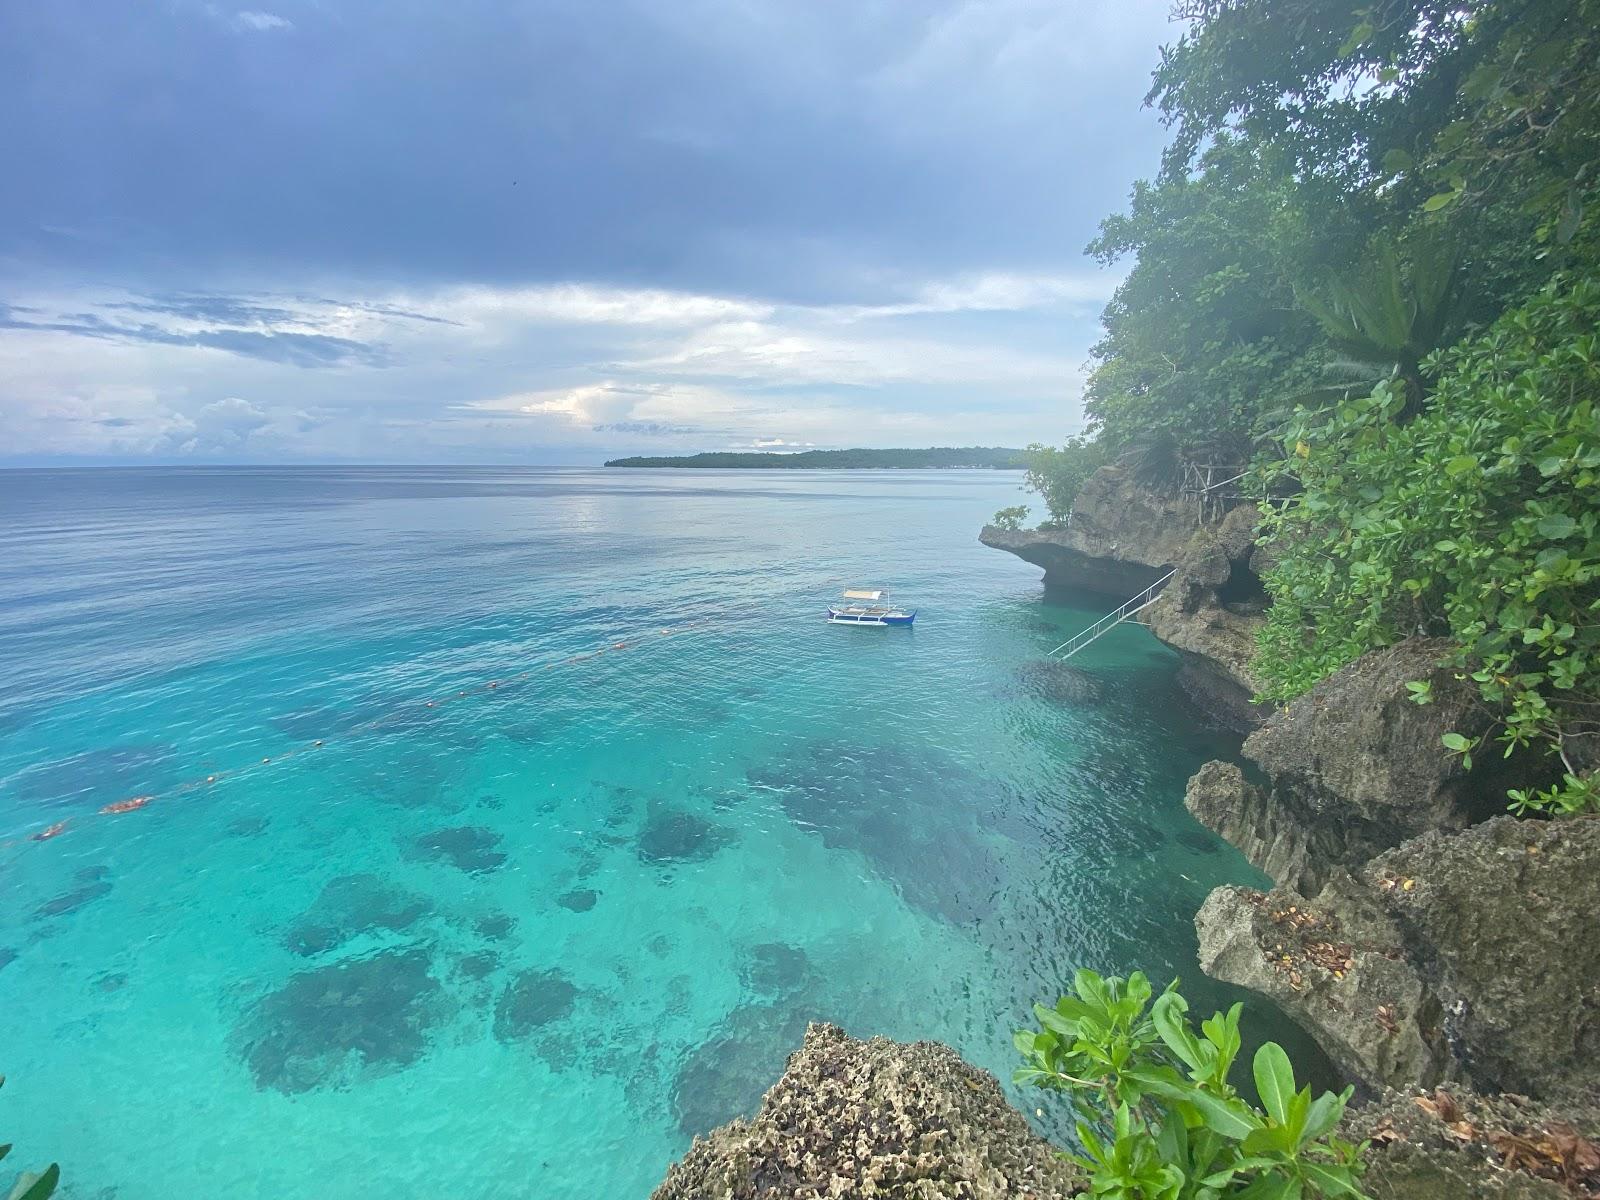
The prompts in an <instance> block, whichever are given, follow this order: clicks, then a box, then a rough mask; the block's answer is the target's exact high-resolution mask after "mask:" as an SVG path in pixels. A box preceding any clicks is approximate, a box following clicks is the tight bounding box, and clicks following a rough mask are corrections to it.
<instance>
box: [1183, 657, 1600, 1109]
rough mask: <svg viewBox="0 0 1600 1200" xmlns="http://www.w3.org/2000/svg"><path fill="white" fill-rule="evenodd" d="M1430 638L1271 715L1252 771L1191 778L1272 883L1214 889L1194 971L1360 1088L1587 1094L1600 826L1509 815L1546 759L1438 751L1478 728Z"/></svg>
mask: <svg viewBox="0 0 1600 1200" xmlns="http://www.w3.org/2000/svg"><path fill="white" fill-rule="evenodd" d="M1444 651H1445V646H1444V644H1443V643H1440V642H1434V641H1428V640H1424V639H1412V640H1410V641H1407V642H1402V643H1400V644H1398V645H1395V646H1391V647H1388V648H1386V649H1383V650H1378V651H1374V652H1373V653H1371V654H1368V655H1365V656H1364V657H1362V658H1361V659H1359V660H1358V661H1357V662H1355V663H1352V664H1351V665H1350V666H1349V667H1346V668H1345V669H1344V670H1342V671H1340V672H1338V673H1337V674H1336V675H1333V676H1331V677H1330V678H1328V679H1326V680H1324V681H1323V682H1322V683H1321V684H1319V685H1318V686H1317V687H1316V688H1314V689H1312V691H1311V692H1309V693H1307V694H1306V695H1305V696H1302V697H1301V698H1300V699H1298V700H1296V701H1295V702H1294V703H1293V704H1291V705H1289V706H1288V707H1287V708H1285V709H1284V710H1282V711H1281V712H1279V713H1277V714H1275V715H1274V716H1273V717H1272V718H1271V719H1270V720H1269V721H1268V722H1267V723H1266V724H1265V725H1264V726H1263V727H1262V728H1261V729H1259V730H1258V731H1257V732H1255V733H1254V734H1252V735H1251V736H1250V737H1249V738H1248V739H1247V740H1246V742H1245V744H1244V755H1245V757H1246V758H1247V759H1249V760H1251V761H1252V762H1253V763H1254V765H1255V766H1256V767H1259V768H1260V773H1261V779H1262V782H1259V783H1258V782H1255V781H1254V780H1252V779H1251V778H1248V777H1247V776H1246V775H1245V773H1244V771H1242V770H1241V769H1240V768H1239V767H1237V766H1234V765H1232V764H1229V763H1208V764H1207V765H1206V766H1205V767H1203V768H1202V769H1201V770H1200V772H1199V773H1198V774H1196V775H1195V777H1194V778H1193V779H1191V780H1190V782H1189V788H1188V791H1187V793H1186V796H1185V802H1186V803H1187V805H1188V807H1189V809H1190V811H1191V812H1192V813H1194V815H1195V816H1196V817H1197V818H1199V819H1200V820H1201V821H1202V822H1204V823H1205V824H1207V825H1209V826H1211V827H1212V828H1213V829H1215V830H1216V831H1217V832H1219V833H1220V834H1222V836H1224V837H1226V838H1227V839H1228V840H1230V841H1231V842H1233V843H1234V844H1235V845H1236V846H1238V847H1239V848H1240V849H1241V850H1242V851H1243V852H1244V853H1245V855H1246V856H1247V857H1248V858H1249V859H1250V860H1251V861H1252V862H1253V863H1255V864H1256V866H1258V867H1259V868H1261V869H1262V870H1263V871H1265V872H1267V873H1268V874H1270V875H1271V876H1272V877H1273V878H1274V879H1275V880H1277V882H1278V885H1279V886H1278V887H1277V888H1275V889H1274V890H1272V891H1270V892H1266V893H1261V892H1255V891H1251V890H1250V889H1246V888H1222V889H1219V890H1218V891H1216V892H1214V893H1212V895H1211V896H1210V898H1209V899H1208V900H1207V901H1206V903H1205V905H1204V906H1203V907H1202V909H1201V910H1200V913H1199V915H1198V916H1197V917H1196V927H1197V929H1198V932H1199V935H1200V958H1201V965H1202V968H1203V969H1204V970H1205V971H1206V972H1207V973H1208V974H1210V975H1212V976H1214V977H1216V978H1218V979H1223V980H1226V981H1228V982H1231V983H1236V984H1240V985H1242V986H1244V987H1248V988H1251V989H1252V990H1254V991H1256V992H1259V993H1261V994H1263V995H1265V996H1268V997H1270V998H1272V999H1273V1000H1274V1001H1275V1002H1277V1004H1278V1005H1279V1006H1280V1007H1281V1008H1282V1009H1283V1010H1284V1011H1285V1012H1287V1013H1288V1014H1289V1015H1290V1016H1291V1017H1293V1018H1294V1019H1295V1020H1296V1021H1297V1022H1298V1023H1299V1024H1300V1025H1301V1026H1302V1027H1303V1028H1305V1029H1306V1030H1307V1032H1309V1033H1310V1034H1311V1035H1312V1036H1313V1037H1314V1038H1316V1039H1317V1041H1318V1042H1319V1043H1320V1044H1321V1045H1322V1046H1323V1047H1324V1049H1325V1050H1326V1051H1327V1052H1328V1054H1329V1056H1330V1057H1332V1058H1333V1059H1334V1061H1335V1062H1337V1063H1338V1064H1339V1065H1340V1067H1341V1068H1343V1069H1344V1070H1345V1071H1346V1072H1347V1073H1348V1074H1349V1075H1350V1077H1351V1078H1353V1079H1357V1080H1360V1081H1362V1082H1364V1083H1366V1084H1367V1085H1369V1086H1370V1087H1372V1088H1374V1089H1382V1088H1385V1087H1390V1088H1399V1089H1403V1088H1415V1087H1431V1086H1433V1085H1435V1084H1437V1083H1439V1082H1441V1081H1446V1080H1457V1079H1459V1080H1464V1081H1466V1082H1468V1083H1470V1084H1471V1085H1472V1086H1473V1087H1475V1088H1476V1089H1478V1090H1479V1091H1482V1092H1485V1093H1493V1092H1502V1091H1504V1092H1517V1093H1522V1094H1526V1095H1532V1096H1535V1097H1545V1098H1549V1097H1554V1096H1558V1095H1562V1094H1567V1093H1571V1092H1573V1091H1575V1090H1578V1089H1582V1088H1586V1087H1593V1086H1596V1085H1597V1084H1600V1067H1597V1064H1600V937H1597V936H1596V933H1595V923H1594V922H1595V917H1594V914H1595V913H1596V912H1597V911H1600V819H1576V820H1567V821H1533V820H1517V819H1515V818H1512V817H1509V816H1506V815H1503V812H1504V805H1505V788H1506V786H1507V785H1508V784H1510V783H1512V782H1513V781H1514V780H1517V781H1520V782H1523V783H1524V784H1526V783H1529V782H1534V781H1536V780H1537V775H1538V771H1539V770H1540V769H1541V767H1542V764H1541V763H1539V762H1538V761H1536V760H1525V759H1519V758H1517V757H1515V756H1514V757H1513V758H1512V759H1511V760H1509V761H1507V760H1504V759H1501V758H1500V757H1499V756H1494V755H1490V756H1485V757H1486V760H1487V761H1485V762H1484V763H1481V764H1480V766H1479V769H1478V770H1476V771H1473V772H1470V773H1469V772H1466V771H1464V770H1462V768H1461V764H1460V759H1459V757H1458V756H1456V755H1452V754H1449V753H1447V752H1446V751H1445V750H1444V749H1443V747H1442V745H1441V743H1440V735H1441V734H1443V733H1445V732H1448V731H1451V730H1456V731H1460V732H1463V733H1466V734H1468V735H1472V734H1476V733H1479V732H1481V731H1482V730H1483V729H1484V728H1485V724H1486V722H1487V721H1488V720H1489V718H1488V717H1487V716H1486V715H1484V714H1483V713H1482V712H1481V711H1480V710H1479V706H1478V705H1477V704H1476V703H1475V695H1474V691H1473V689H1472V686H1471V684H1470V683H1465V682H1463V681H1460V680H1457V679H1456V678H1455V677H1454V676H1453V674H1451V673H1450V672H1449V671H1446V670H1441V669H1440V668H1439V667H1438V666H1437V663H1438V662H1439V660H1440V659H1441V658H1442V657H1443V654H1444ZM1414 680H1427V681H1428V682H1429V683H1430V685H1431V688H1432V694H1433V702H1432V703H1431V704H1427V705H1418V704H1416V703H1414V702H1413V701H1412V699H1411V698H1410V694H1409V691H1408V689H1407V688H1406V684H1407V683H1408V682H1410V681H1414ZM1495 813H1500V814H1502V815H1499V816H1493V817H1492V819H1485V818H1489V817H1490V816H1491V814H1495Z"/></svg>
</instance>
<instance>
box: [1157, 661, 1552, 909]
mask: <svg viewBox="0 0 1600 1200" xmlns="http://www.w3.org/2000/svg"><path fill="white" fill-rule="evenodd" d="M1447 649H1448V647H1447V644H1446V643H1445V642H1442V641H1438V640H1435V639H1428V638H1411V639H1408V640H1407V641H1404V642H1400V643H1398V644H1397V645H1394V646H1388V647H1385V648H1384V649H1381V650H1375V651H1373V652H1372V653H1370V654H1366V655H1363V656H1362V657H1361V658H1359V659H1357V660H1356V661H1355V662H1353V663H1351V664H1350V665H1349V666H1348V667H1345V668H1344V669H1343V670H1342V671H1339V672H1338V673H1337V674H1334V675H1331V676H1329V677H1328V678H1327V679H1325V680H1323V681H1322V682H1321V683H1319V684H1318V685H1317V686H1316V687H1314V688H1313V689H1312V690H1311V691H1309V692H1307V693H1306V694H1305V695H1304V696H1301V697H1300V698H1299V699H1297V700H1295V701H1294V702H1293V703H1292V704H1290V705H1289V706H1288V707H1286V708H1284V709H1282V710H1280V711H1279V712H1276V713H1274V714H1273V715H1272V716H1271V717H1270V718H1268V720H1267V721H1266V723H1265V724H1264V725H1262V726H1261V728H1260V729H1258V730H1256V731H1255V732H1254V733H1252V734H1251V735H1250V736H1249V738H1247V739H1246V740H1245V743H1244V756H1245V757H1246V758H1247V759H1250V760H1251V761H1252V762H1254V763H1255V764H1256V765H1257V766H1259V767H1260V769H1261V772H1262V773H1263V775H1264V776H1265V778H1266V785H1265V787H1256V786H1253V785H1249V784H1247V783H1246V782H1245V781H1244V779H1243V776H1242V775H1238V776H1234V775H1231V774H1225V773H1222V772H1219V771H1218V770H1217V764H1209V765H1208V766H1207V767H1205V768H1203V769H1202V772H1201V775H1203V776H1206V777H1205V778H1204V779H1202V778H1201V776H1196V777H1195V779H1194V780H1192V781H1191V783H1190V795H1189V796H1188V797H1187V800H1188V804H1189V808H1190V811H1192V812H1193V813H1194V814H1195V816H1196V817H1197V818H1198V819H1199V820H1201V821H1203V822H1204V823H1205V824H1207V825H1209V826H1210V827H1211V828H1212V829H1214V830H1216V831H1217V832H1218V833H1219V834H1221V835H1222V836H1223V837H1225V838H1227V839H1228V840H1229V841H1230V842H1232V843H1233V844H1234V845H1235V846H1237V847H1239V849H1240V850H1242V851H1243V852H1244V854H1245V855H1246V857H1248V858H1249V859H1250V861H1251V862H1252V863H1254V864H1255V865H1256V866H1257V867H1259V868H1260V869H1261V870H1263V871H1265V872H1267V873H1268V874H1269V875H1271V876H1272V877H1273V879H1274V880H1275V881H1277V882H1278V883H1281V884H1284V885H1286V886H1289V887H1294V888H1297V889H1299V890H1300V891H1302V892H1304V893H1305V894H1306V895H1308V896H1310V895H1314V894H1315V893H1316V891H1317V889H1318V888H1320V887H1321V886H1322V884H1323V882H1324V881H1325V880H1326V879H1327V878H1328V875H1329V873H1330V872H1331V871H1333V870H1334V869H1335V868H1338V867H1344V868H1347V869H1348V870H1351V871H1357V870H1359V869H1360V868H1361V867H1362V866H1363V865H1364V864H1365V863H1366V862H1367V861H1368V860H1369V859H1370V858H1372V857H1373V856H1374V855H1376V854H1380V853H1382V852H1383V851H1385V850H1389V849H1392V848H1393V847H1395V846H1398V845H1399V844H1400V843H1401V842H1403V841H1405V840H1406V839H1407V838H1411V837H1415V836H1417V835H1418V834H1421V833H1424V832H1427V831H1429V830H1443V831H1454V830H1459V829H1463V828H1465V827H1466V826H1468V825H1469V824H1471V823H1472V822H1474V821H1477V820H1482V819H1484V818H1487V817H1490V816H1493V815H1494V814H1496V813H1499V812H1503V811H1504V809H1505V789H1506V787H1507V786H1508V785H1509V784H1510V782H1511V780H1512V779H1513V778H1519V779H1522V780H1524V781H1526V780H1527V779H1529V778H1530V777H1535V778H1536V777H1537V772H1538V771H1539V770H1541V769H1542V768H1541V767H1540V766H1539V764H1537V763H1532V762H1530V760H1529V759H1527V758H1525V757H1521V756H1515V757H1513V758H1512V759H1511V760H1510V761H1509V762H1508V761H1506V760H1503V759H1502V758H1500V756H1499V755H1496V754H1488V755H1483V756H1481V761H1480V762H1479V764H1478V768H1477V770H1475V771H1473V772H1471V773H1468V772H1466V771H1464V770H1462V768H1461V761H1460V759H1459V758H1458V757H1457V756H1456V755H1453V754H1451V753H1449V752H1448V751H1446V750H1445V748H1444V746H1443V745H1442V744H1441V742H1440V740H1439V739H1440V737H1441V735H1443V734H1445V733H1448V732H1452V731H1453V732H1459V733H1462V734H1465V735H1467V736H1469V737H1471V736H1474V735H1476V734H1479V733H1482V732H1483V731H1484V730H1485V728H1486V727H1487V724H1488V722H1489V720H1490V718H1489V717H1488V716H1487V715H1486V714H1485V713H1484V712H1483V711H1481V706H1479V705H1478V704H1477V702H1476V690H1475V688H1474V686H1473V685H1472V684H1471V683H1470V682H1463V681H1460V680H1457V679H1456V678H1455V677H1454V675H1453V674H1452V673H1451V672H1450V671H1448V670H1445V669H1443V668H1440V667H1439V666H1438V663H1439V661H1440V660H1441V659H1442V658H1443V657H1444V656H1445V654H1446V652H1447ZM1412 681H1426V682H1427V683H1429V684H1430V685H1431V688H1432V692H1433V697H1434V699H1433V703H1431V704H1426V705H1419V704H1417V703H1415V702H1414V701H1413V700H1412V699H1411V694H1410V691H1409V690H1408V689H1407V687H1406V684H1407V683H1410V682H1412ZM1208 772H1209V774H1207V773H1208Z"/></svg>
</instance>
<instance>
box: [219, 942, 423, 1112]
mask: <svg viewBox="0 0 1600 1200" xmlns="http://www.w3.org/2000/svg"><path fill="white" fill-rule="evenodd" d="M445 1001H446V996H445V993H444V990H443V988H442V987H441V986H440V985H439V983H438V981H437V980H435V979H434V978H433V975H432V973H431V964H430V960H429V956H428V953H427V951H425V950H421V949H411V950H388V951H384V952H383V953H380V954H374V955H371V956H369V957H366V958H358V959H351V960H349V961H346V962H338V963H332V964H330V965H328V966H323V967H316V968H314V969H312V970H309V971H301V972H298V973H297V974H294V975H291V976H290V977H289V979H288V981H287V982H286V983H285V984H284V985H283V986H282V987H280V988H279V989H277V990H276V991H274V992H269V993H268V994H267V995H266V996H264V997H262V998H261V1000H260V1001H259V1002H257V1003H256V1005H255V1006H254V1007H253V1008H252V1009H251V1010H250V1011H249V1012H248V1013H246V1014H245V1016H244V1017H243V1019H242V1020H241V1021H240V1023H239V1025H238V1026H237V1027H236V1028H235V1030H234V1035H233V1036H234V1041H235V1044H236V1046H237V1047H238V1048H239V1051H240V1053H241V1055H242V1057H243V1058H244V1061H245V1064H246V1066H248V1067H249V1069H250V1074H251V1076H252V1077H253V1078H254V1080H255V1084H256V1087H257V1088H260V1089H261V1090H263V1091H265V1090H268V1089H270V1090H273V1091H279V1092H284V1093H286V1094H289V1095H294V1094H296V1093H299V1092H306V1091H310V1090H311V1089H313V1088H333V1087H343V1086H347V1085H348V1084H350V1083H352V1082H355V1081H356V1080H357V1079H360V1078H362V1077H366V1076H371V1075H383V1074H388V1073H390V1072H392V1071H397V1070H400V1069H401V1068H403V1067H407V1066H410V1065H411V1064H412V1063H414V1062H416V1061H417V1060H418V1059H420V1058H421V1057H422V1056H423V1054H424V1053H425V1052H426V1051H427V1047H428V1035H429V1033H430V1031H431V1030H432V1029H433V1028H434V1027H436V1026H437V1025H439V1024H440V1023H442V1022H443V1021H444V1020H446V1019H447V1018H448V1017H449V1015H450V1012H451V1009H450V1006H448V1005H447V1004H446V1003H445Z"/></svg>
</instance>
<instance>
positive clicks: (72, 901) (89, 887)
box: [33, 877, 111, 921]
mask: <svg viewBox="0 0 1600 1200" xmlns="http://www.w3.org/2000/svg"><path fill="white" fill-rule="evenodd" d="M110 892H111V885H110V884H109V883H107V882H105V880H103V879H100V878H98V877H94V878H90V879H88V880H87V881H85V882H83V883H80V884H79V885H78V886H77V887H75V888H73V889H72V890H71V891H67V892H62V893H61V894H60V895H59V896H53V897H51V898H50V899H49V900H46V901H45V902H44V903H43V904H41V905H39V907H38V908H36V909H34V910H33V915H34V917H35V919H37V920H41V921H42V920H45V919H46V918H48V917H64V916H66V915H67V914H68V913H75V912H77V911H78V910H79V909H80V908H82V907H83V906H84V905H85V904H90V903H93V902H94V901H96V900H98V899H100V897H102V896H105V895H109V894H110Z"/></svg>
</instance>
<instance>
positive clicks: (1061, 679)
mask: <svg viewBox="0 0 1600 1200" xmlns="http://www.w3.org/2000/svg"><path fill="white" fill-rule="evenodd" d="M1017 674H1018V676H1019V677H1020V678H1021V680H1022V683H1023V686H1024V687H1026V688H1027V689H1028V690H1029V691H1030V692H1032V693H1033V694H1034V695H1036V696H1038V697H1040V698H1041V699H1044V700H1048V701H1050V702H1051V703H1052V704H1074V705H1086V704H1099V703H1101V702H1102V701H1103V700H1104V699H1105V693H1106V689H1105V684H1104V683H1102V682H1101V681H1100V680H1099V679H1098V678H1096V677H1095V676H1094V675H1092V674H1090V673H1089V672H1088V671H1083V670H1080V669H1079V668H1077V667H1074V666H1073V665H1072V664H1071V663H1064V662H1061V661H1060V660H1058V659H1054V658H1039V659H1034V660H1033V661H1032V662H1028V663H1024V664H1023V665H1022V667H1021V668H1019V669H1018V672H1017Z"/></svg>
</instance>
